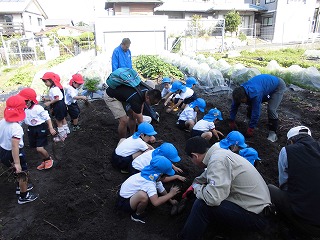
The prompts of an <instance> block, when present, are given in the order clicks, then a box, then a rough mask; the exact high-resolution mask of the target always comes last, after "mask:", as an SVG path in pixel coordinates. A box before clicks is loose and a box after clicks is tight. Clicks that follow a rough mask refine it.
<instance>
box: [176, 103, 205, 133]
mask: <svg viewBox="0 0 320 240" xmlns="http://www.w3.org/2000/svg"><path fill="white" fill-rule="evenodd" d="M205 107H206V102H205V101H204V100H203V99H202V98H197V99H196V100H195V101H193V102H192V103H190V104H189V105H186V107H185V108H184V110H183V111H182V113H181V114H180V115H179V119H178V122H177V123H176V124H177V125H178V127H179V128H180V129H181V130H186V131H188V132H190V131H191V130H192V128H193V126H194V124H195V123H196V122H197V114H198V112H199V111H201V112H204V109H205Z"/></svg>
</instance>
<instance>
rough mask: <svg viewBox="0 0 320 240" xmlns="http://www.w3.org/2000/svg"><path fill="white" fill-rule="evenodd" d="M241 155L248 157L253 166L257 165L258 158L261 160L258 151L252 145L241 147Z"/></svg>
mask: <svg viewBox="0 0 320 240" xmlns="http://www.w3.org/2000/svg"><path fill="white" fill-rule="evenodd" d="M239 155H240V156H241V157H243V158H245V159H247V160H248V161H249V162H250V163H251V164H252V165H253V166H256V161H257V160H258V161H259V160H261V158H259V156H258V152H257V151H256V150H255V149H254V148H252V147H248V148H244V149H241V150H240V151H239Z"/></svg>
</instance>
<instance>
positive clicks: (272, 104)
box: [229, 74, 286, 142]
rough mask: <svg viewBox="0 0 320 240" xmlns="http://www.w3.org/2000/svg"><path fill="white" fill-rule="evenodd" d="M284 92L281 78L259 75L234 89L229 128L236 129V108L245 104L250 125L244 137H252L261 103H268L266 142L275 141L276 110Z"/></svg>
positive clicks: (276, 126) (276, 138)
mask: <svg viewBox="0 0 320 240" xmlns="http://www.w3.org/2000/svg"><path fill="white" fill-rule="evenodd" d="M285 90H286V84H285V82H284V81H283V80H282V79H281V78H278V77H276V76H272V75H270V74H261V75H258V76H255V77H253V78H251V79H250V80H249V81H247V82H245V83H243V84H242V85H241V86H239V87H236V88H235V89H234V90H233V93H232V98H233V101H232V105H231V110H230V122H229V126H230V128H231V129H236V128H237V126H236V124H235V119H236V115H237V112H238V108H239V106H240V104H241V103H246V104H247V105H248V109H247V110H248V114H247V116H248V117H249V118H250V123H249V127H248V129H247V132H246V136H247V137H252V136H253V132H254V128H255V127H256V126H257V124H258V121H259V118H260V112H261V103H262V102H268V122H269V136H268V140H269V141H271V142H275V141H277V140H278V137H277V134H276V133H277V128H278V113H277V109H278V107H279V105H280V103H281V100H282V97H283V94H284V91H285Z"/></svg>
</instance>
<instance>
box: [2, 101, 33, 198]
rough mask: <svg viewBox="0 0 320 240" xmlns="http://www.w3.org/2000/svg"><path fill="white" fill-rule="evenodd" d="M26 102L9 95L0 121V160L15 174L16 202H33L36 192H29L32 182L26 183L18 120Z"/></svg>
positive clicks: (21, 115) (22, 118)
mask: <svg viewBox="0 0 320 240" xmlns="http://www.w3.org/2000/svg"><path fill="white" fill-rule="evenodd" d="M25 108H26V103H25V101H24V99H23V98H22V97H21V96H19V95H15V96H11V97H9V98H8V99H7V101H6V108H5V109H4V119H2V120H1V121H0V159H1V162H2V163H3V164H4V165H6V166H7V167H9V168H12V169H13V171H14V172H15V173H16V174H17V181H18V184H19V185H18V186H17V189H16V194H19V198H18V203H19V204H24V203H29V202H33V201H34V200H36V199H37V198H38V194H34V193H32V192H30V190H31V189H33V185H32V184H28V172H27V171H28V169H27V162H26V159H25V155H24V152H23V146H24V142H23V134H24V132H23V128H22V127H21V125H20V124H19V122H21V121H23V120H24V118H25V116H26V114H25V112H24V109H25Z"/></svg>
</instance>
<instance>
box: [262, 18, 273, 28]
mask: <svg viewBox="0 0 320 240" xmlns="http://www.w3.org/2000/svg"><path fill="white" fill-rule="evenodd" d="M272 24H273V16H265V17H262V25H263V26H272Z"/></svg>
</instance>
